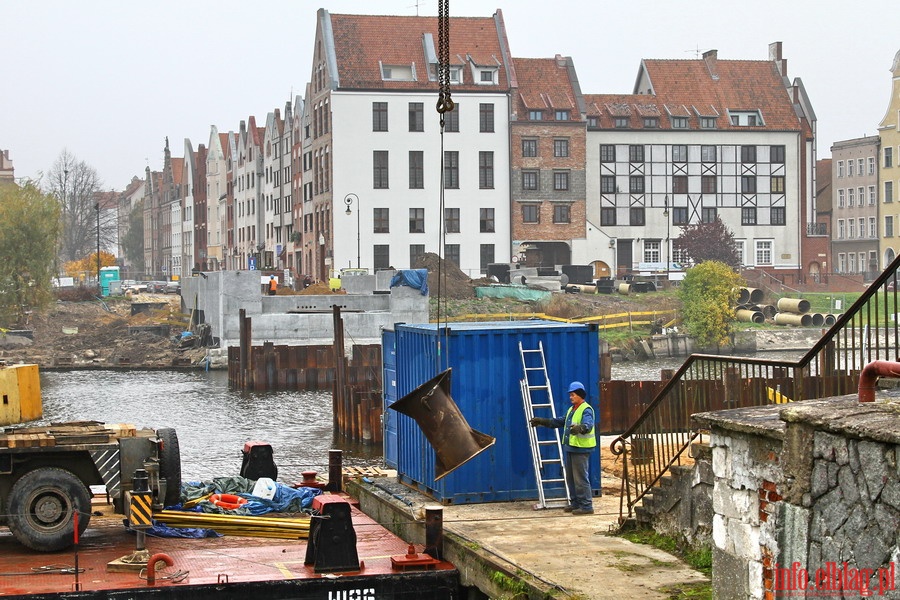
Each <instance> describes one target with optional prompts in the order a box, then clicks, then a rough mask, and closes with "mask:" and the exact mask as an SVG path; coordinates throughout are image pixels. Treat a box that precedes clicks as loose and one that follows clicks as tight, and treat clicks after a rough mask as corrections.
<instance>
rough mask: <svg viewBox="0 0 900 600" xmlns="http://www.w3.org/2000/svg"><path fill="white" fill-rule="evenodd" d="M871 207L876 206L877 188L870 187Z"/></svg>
mask: <svg viewBox="0 0 900 600" xmlns="http://www.w3.org/2000/svg"><path fill="white" fill-rule="evenodd" d="M869 206H875V186H874V185H870V186H869Z"/></svg>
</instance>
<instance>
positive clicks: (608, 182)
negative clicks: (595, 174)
mask: <svg viewBox="0 0 900 600" xmlns="http://www.w3.org/2000/svg"><path fill="white" fill-rule="evenodd" d="M600 192H601V193H603V194H615V193H616V177H615V175H601V176H600Z"/></svg>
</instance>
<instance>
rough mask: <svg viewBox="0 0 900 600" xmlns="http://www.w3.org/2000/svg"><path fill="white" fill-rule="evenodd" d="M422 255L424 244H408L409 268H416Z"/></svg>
mask: <svg viewBox="0 0 900 600" xmlns="http://www.w3.org/2000/svg"><path fill="white" fill-rule="evenodd" d="M423 256H425V244H410V245H409V268H411V269H414V268H416V267H417V266H418V264H419V261H420V260H421V259H422V257H423Z"/></svg>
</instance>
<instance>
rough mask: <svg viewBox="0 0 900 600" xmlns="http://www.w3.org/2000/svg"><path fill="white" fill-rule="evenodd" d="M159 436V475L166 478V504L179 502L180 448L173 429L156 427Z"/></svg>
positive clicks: (170, 504)
mask: <svg viewBox="0 0 900 600" xmlns="http://www.w3.org/2000/svg"><path fill="white" fill-rule="evenodd" d="M156 437H157V438H159V441H160V447H159V476H160V478H161V479H165V480H166V497H165V498H164V503H165V505H166V506H172V505H173V504H178V503H179V502H181V448H179V446H178V436H177V435H176V434H175V430H174V429H157V430H156Z"/></svg>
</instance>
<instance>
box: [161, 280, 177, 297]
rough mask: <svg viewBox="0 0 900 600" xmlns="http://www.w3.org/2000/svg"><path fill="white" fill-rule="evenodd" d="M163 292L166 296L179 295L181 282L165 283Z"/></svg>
mask: <svg viewBox="0 0 900 600" xmlns="http://www.w3.org/2000/svg"><path fill="white" fill-rule="evenodd" d="M164 291H165V293H166V294H180V293H181V282H180V281H167V282H166V289H165V290H164Z"/></svg>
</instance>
